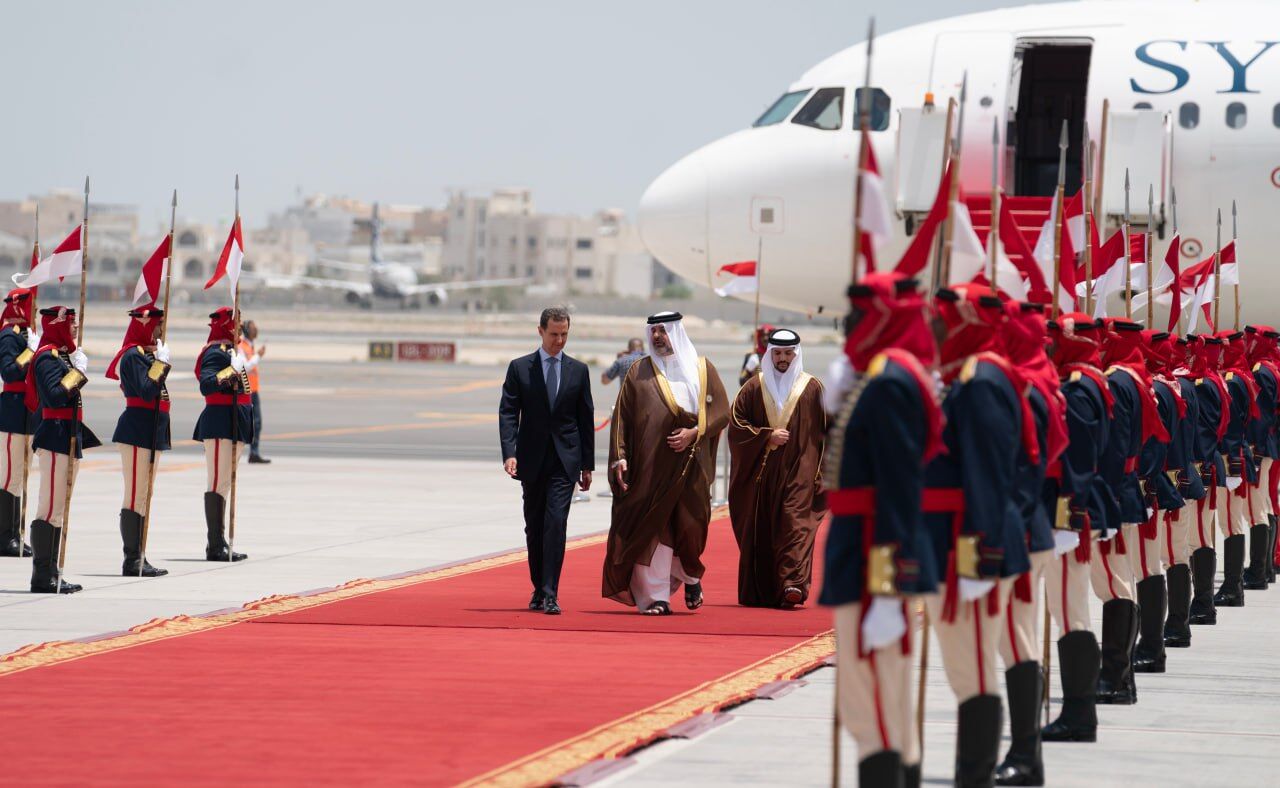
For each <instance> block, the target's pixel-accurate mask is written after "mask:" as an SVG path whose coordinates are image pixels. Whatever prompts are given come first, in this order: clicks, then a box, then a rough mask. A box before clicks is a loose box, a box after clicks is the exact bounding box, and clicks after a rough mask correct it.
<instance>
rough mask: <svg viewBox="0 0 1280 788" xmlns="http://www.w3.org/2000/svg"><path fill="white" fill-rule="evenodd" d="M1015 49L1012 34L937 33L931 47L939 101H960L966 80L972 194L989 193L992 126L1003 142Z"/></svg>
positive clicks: (965, 147)
mask: <svg viewBox="0 0 1280 788" xmlns="http://www.w3.org/2000/svg"><path fill="white" fill-rule="evenodd" d="M1014 44H1015V39H1014V37H1013V34H1012V33H1006V32H998V31H973V32H948V33H939V34H938V36H937V37H936V38H935V39H934V42H933V58H932V62H931V65H930V68H929V85H930V90H932V91H933V93H934V95H935V97H936V100H937V102H938V103H939V104H940V105H943V106H945V104H946V101H947V99H949V98H953V97H954V98H955V99H956V100H957V101H958V100H959V99H960V83H961V82H962V81H963V80H964V79H965V77H966V75H967V77H968V95H967V98H966V101H965V106H964V109H963V110H962V114H963V116H964V128H963V130H962V133H963V138H962V139H961V143H960V178H961V181H960V182H961V184H962V185H963V186H964V188H965V189H966V190H969V191H974V190H980V191H982V192H984V193H985V192H988V191H990V189H991V155H992V148H991V127H992V123H994V122H999V125H1000V134H1001V141H1002V142H1003V141H1004V140H1003V136H1004V127H1005V122H1004V121H1005V108H1006V107H1008V105H1009V102H1008V92H1009V79H1010V69H1011V68H1012V65H1013V49H1014Z"/></svg>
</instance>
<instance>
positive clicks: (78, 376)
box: [58, 367, 89, 394]
mask: <svg viewBox="0 0 1280 788" xmlns="http://www.w3.org/2000/svg"><path fill="white" fill-rule="evenodd" d="M88 382H89V379H88V378H86V377H85V376H84V373H82V372H81V371H80V370H78V369H76V368H75V367H72V368H71V369H69V370H67V374H65V375H63V376H62V380H60V381H58V384H59V385H60V386H62V388H63V390H65V391H66V392H67V393H68V394H71V393H74V392H75V391H77V390H78V389H80V388H81V387H82V386H84V384H85V383H88Z"/></svg>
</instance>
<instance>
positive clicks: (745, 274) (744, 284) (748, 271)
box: [716, 260, 760, 298]
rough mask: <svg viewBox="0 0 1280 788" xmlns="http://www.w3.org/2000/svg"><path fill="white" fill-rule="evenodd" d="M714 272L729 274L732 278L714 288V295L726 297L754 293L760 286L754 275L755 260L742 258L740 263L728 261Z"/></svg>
mask: <svg viewBox="0 0 1280 788" xmlns="http://www.w3.org/2000/svg"><path fill="white" fill-rule="evenodd" d="M716 274H717V275H719V274H729V275H730V276H731V277H733V278H732V279H730V280H729V281H728V282H726V283H725V285H724V286H723V287H717V288H716V295H718V296H720V297H721V298H727V297H729V296H731V295H737V294H740V293H754V292H755V291H756V290H758V289H759V288H760V279H759V277H757V276H756V261H755V260H744V261H743V262H741V263H729V264H728V265H722V266H720V270H719V271H716Z"/></svg>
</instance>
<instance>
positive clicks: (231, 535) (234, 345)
mask: <svg viewBox="0 0 1280 788" xmlns="http://www.w3.org/2000/svg"><path fill="white" fill-rule="evenodd" d="M239 226H240V174H239V173H237V174H236V218H235V223H234V224H233V225H232V227H233V228H239ZM233 232H234V229H233ZM240 252H241V254H243V253H244V249H241V250H240ZM231 315H232V320H234V321H235V328H234V330H233V331H232V337H233V340H232V342H231V355H232V358H235V354H236V353H239V352H240V272H239V271H236V278H235V282H234V283H233V285H232V295H231ZM237 377H238V378H239V380H240V385H241V388H243V389H244V390H245V391H244V393H245V396H248V390H249V387H248V382H249V379H248V375H246V374H245V373H244V372H241V373H240V374H239V375H238V376H237ZM239 439H240V393H239V392H237V391H236V390H235V389H234V388H233V389H232V391H231V495H230V497H229V498H228V499H227V511H228V515H227V523H228V524H227V560H229V561H234V560H235V554H236V549H235V548H236V468H237V466H239V464H240V448H239V443H238V441H239Z"/></svg>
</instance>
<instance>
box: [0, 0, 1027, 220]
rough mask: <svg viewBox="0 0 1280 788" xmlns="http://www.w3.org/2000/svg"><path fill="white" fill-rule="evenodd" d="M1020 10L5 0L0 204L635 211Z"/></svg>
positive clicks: (861, 4) (813, 0)
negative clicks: (519, 190)
mask: <svg viewBox="0 0 1280 788" xmlns="http://www.w3.org/2000/svg"><path fill="white" fill-rule="evenodd" d="M1020 4H1025V3H1024V2H1022V1H1021V0H1006V1H1005V2H1000V1H999V0H950V1H949V2H943V1H942V0H919V1H918V2H914V3H904V2H899V1H897V0H894V1H892V2H890V1H889V0H872V1H871V2H866V0H810V1H809V2H780V0H648V2H644V3H636V2H625V3H624V2H614V1H613V0H573V1H571V2H570V1H559V0H545V1H544V2H528V0H524V1H522V2H515V0H508V1H505V2H494V1H489V2H477V1H476V0H469V1H467V0H454V2H449V3H444V2H411V1H407V0H406V1H403V2H401V1H393V0H359V2H357V1H356V0H346V2H332V1H330V0H325V1H324V2H317V1H316V0H307V1H306V2H300V1H291V2H278V1H267V0H257V1H256V2H242V1H240V0H235V1H232V0H219V1H218V2H208V1H204V0H183V2H141V1H129V2H125V1H121V0H113V1H111V2H106V1H105V0H96V1H93V2H89V1H86V2H70V1H69V0H41V1H40V2H26V3H6V4H5V5H4V7H3V10H0V21H3V23H4V28H5V30H6V31H7V33H8V35H6V36H5V42H4V45H3V46H2V47H0V73H3V74H4V75H5V77H4V88H5V89H4V92H3V96H4V103H5V106H6V118H5V123H4V131H3V132H0V140H3V141H4V144H3V145H2V146H0V156H3V162H4V163H3V167H2V168H0V172H2V173H3V183H2V185H0V198H16V197H24V196H28V195H31V194H36V193H41V192H44V191H45V190H47V189H49V188H51V187H55V186H70V187H78V186H79V184H80V183H81V182H82V179H83V177H84V175H85V174H86V173H88V174H90V175H91V176H92V178H93V185H94V196H95V199H100V200H103V201H112V202H128V203H134V204H136V205H138V206H140V207H141V209H142V218H143V227H144V229H148V230H149V229H151V228H152V227H153V226H155V225H157V224H158V223H159V222H160V221H161V217H163V218H164V219H165V220H167V209H166V208H165V207H164V206H165V205H166V204H167V202H168V195H169V190H170V189H172V188H174V187H177V188H178V190H179V192H180V200H181V207H180V213H182V214H183V215H185V216H189V217H192V218H200V219H204V220H210V221H214V220H220V219H225V218H227V217H229V216H230V214H231V211H232V191H231V187H232V179H233V176H234V174H235V173H236V172H239V173H240V174H241V180H242V185H243V192H242V208H243V210H244V212H245V214H246V215H247V218H249V219H250V220H251V221H255V222H256V221H259V220H262V219H265V218H266V215H267V213H269V212H271V211H275V210H278V209H279V208H281V207H282V206H284V205H286V204H287V203H289V202H291V201H292V200H293V198H294V195H295V193H296V190H297V189H299V188H300V189H302V190H303V191H304V192H325V193H329V194H346V195H349V196H353V197H361V198H365V199H369V200H374V199H378V200H383V201H388V202H409V203H423V204H428V205H432V204H435V205H439V204H442V203H443V202H444V199H445V190H446V189H448V188H451V187H466V188H470V189H473V190H478V191H482V190H484V189H487V188H492V187H494V186H505V185H520V186H529V187H531V188H532V189H533V190H534V197H535V201H536V203H537V205H538V207H539V208H540V209H542V210H548V211H575V212H583V213H585V212H590V211H593V210H595V209H597V208H603V207H620V208H623V209H625V210H627V211H628V212H631V213H633V212H634V210H635V205H636V202H637V200H638V199H639V196H640V194H641V192H642V191H643V190H644V187H645V186H646V185H647V184H648V182H649V181H650V180H651V179H652V178H653V177H654V176H656V175H657V174H658V173H659V172H660V171H661V170H662V169H663V168H664V167H665V166H666V165H668V164H669V163H671V162H672V161H674V160H675V159H677V158H678V157H680V156H681V155H683V154H684V153H686V152H688V151H690V150H692V149H693V148H695V147H697V146H699V145H701V144H703V143H704V142H707V141H709V140H711V139H714V138H716V137H718V136H720V135H723V134H725V133H728V132H731V131H734V130H735V129H738V128H741V127H743V126H746V125H748V124H749V123H750V122H751V121H752V120H754V119H755V117H756V116H757V115H758V114H759V113H760V112H761V111H762V110H763V109H764V108H765V106H766V105H767V104H769V102H771V101H772V100H773V99H774V98H776V97H777V96H778V95H779V94H780V93H781V92H782V90H783V88H784V87H785V86H786V85H787V84H788V83H789V82H791V81H792V80H793V79H795V78H796V77H797V76H799V75H800V74H801V73H802V72H803V71H804V70H805V69H807V68H808V67H809V66H811V65H813V64H815V63H817V62H818V61H820V60H822V59H823V58H825V57H827V56H828V55H831V54H833V53H834V52H836V51H838V50H840V49H842V48H844V47H846V46H849V45H851V44H853V43H856V42H857V41H859V40H861V39H862V38H863V37H864V34H865V30H866V25H867V13H868V10H871V11H873V12H874V13H875V14H876V15H877V25H878V26H879V28H880V29H881V30H892V29H895V28H899V27H904V26H907V25H910V24H914V23H916V22H920V21H925V20H928V19H932V18H937V17H941V16H949V15H954V14H958V13H963V12H966V11H974V10H985V9H989V8H998V7H1001V6H1009V5H1020Z"/></svg>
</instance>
